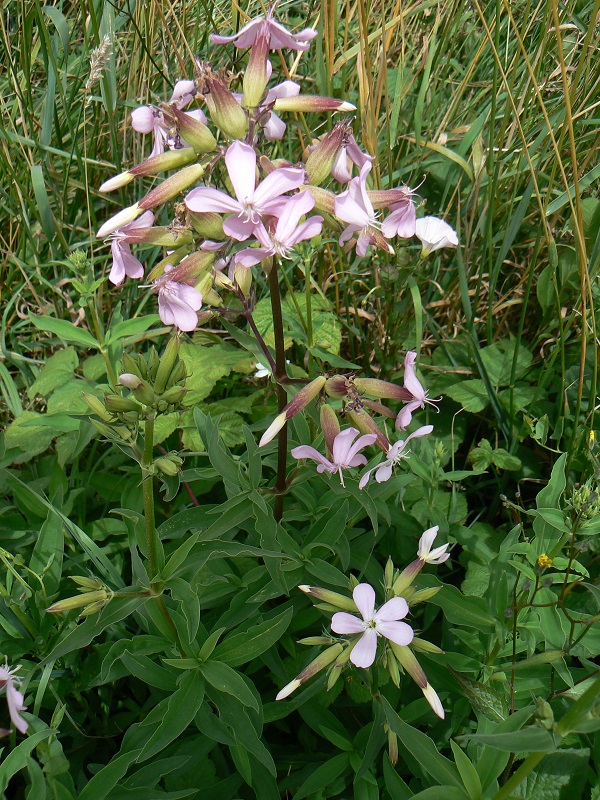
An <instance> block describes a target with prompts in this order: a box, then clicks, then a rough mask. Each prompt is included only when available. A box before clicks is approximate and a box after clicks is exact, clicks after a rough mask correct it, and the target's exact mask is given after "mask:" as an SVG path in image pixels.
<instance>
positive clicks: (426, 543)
mask: <svg viewBox="0 0 600 800" xmlns="http://www.w3.org/2000/svg"><path fill="white" fill-rule="evenodd" d="M439 530H440V526H439V525H434V527H433V528H427V530H426V531H425V532H424V533H423V535H422V536H421V538H420V539H419V549H418V550H417V555H418V557H419V558H422V559H423V560H425V559H426V558H427V556H428V555H429V553H430V552H431V545H432V544H433V543H434V541H435V537H436V536H437V535H438V532H439Z"/></svg>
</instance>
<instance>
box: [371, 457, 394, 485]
mask: <svg viewBox="0 0 600 800" xmlns="http://www.w3.org/2000/svg"><path fill="white" fill-rule="evenodd" d="M392 471H393V470H392V464H391V463H390V462H389V461H384V462H383V463H382V464H380V465H379V466H378V467H377V472H376V473H375V480H376V481H377V483H385V482H386V481H389V479H390V478H391V477H392Z"/></svg>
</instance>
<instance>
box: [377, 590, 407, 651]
mask: <svg viewBox="0 0 600 800" xmlns="http://www.w3.org/2000/svg"><path fill="white" fill-rule="evenodd" d="M397 599H398V600H399V599H400V598H397ZM377 632H378V633H380V634H381V635H382V636H385V638H386V639H389V640H390V641H391V642H395V643H396V644H400V645H403V646H405V645H407V644H410V643H411V642H412V640H413V637H414V635H415V634H414V631H413V629H412V628H411V627H410V625H407V624H406V622H388V621H385V620H382V621H381V622H378V623H377Z"/></svg>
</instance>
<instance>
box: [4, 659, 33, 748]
mask: <svg viewBox="0 0 600 800" xmlns="http://www.w3.org/2000/svg"><path fill="white" fill-rule="evenodd" d="M20 669H21V666H20V665H19V666H18V667H14V668H13V669H9V667H8V664H5V665H4V666H3V667H0V691H2V690H3V689H6V702H7V703H8V713H9V714H10V718H11V720H12V722H13V724H14V726H15V728H16V729H17V730H18V731H20V732H21V733H27V728H28V727H29V723H28V722H25V720H24V719H23V717H21V716H19V711H25V710H26V708H27V706H25V705H23V700H24V697H23V695H22V693H21V692H20V691H19V690H18V689H17V687H16V685H15V684H16V683H17V682H18V681H19V679H18V678H16V677H15V673H16V672H18V670H20Z"/></svg>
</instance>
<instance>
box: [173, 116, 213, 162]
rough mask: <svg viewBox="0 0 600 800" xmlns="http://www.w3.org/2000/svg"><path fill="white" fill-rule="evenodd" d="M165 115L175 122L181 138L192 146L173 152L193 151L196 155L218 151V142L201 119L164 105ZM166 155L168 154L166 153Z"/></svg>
mask: <svg viewBox="0 0 600 800" xmlns="http://www.w3.org/2000/svg"><path fill="white" fill-rule="evenodd" d="M163 113H164V114H165V116H166V117H167V118H170V119H172V120H173V122H174V123H175V125H176V126H177V129H178V130H179V132H180V133H181V136H182V137H183V138H184V139H185V141H186V142H187V143H188V144H189V145H190V147H185V148H183V150H174V151H172V152H175V153H181V152H183V151H184V150H190V149H191V150H192V151H193V152H194V153H212V152H213V151H214V150H216V149H217V140H216V139H215V137H214V136H213V135H212V133H211V132H210V130H209V129H208V128H207V127H206V125H204V123H202V122H200V120H199V119H195V118H194V117H192V116H190V115H189V114H185V113H184V112H183V111H180V110H179V109H178V108H177V106H175V105H171V106H167V105H164V106H163ZM165 155H167V154H166V153H165Z"/></svg>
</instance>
